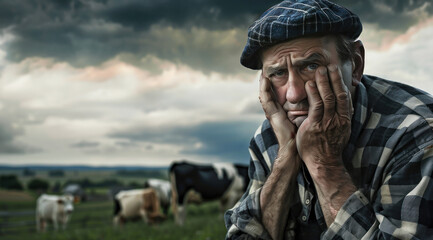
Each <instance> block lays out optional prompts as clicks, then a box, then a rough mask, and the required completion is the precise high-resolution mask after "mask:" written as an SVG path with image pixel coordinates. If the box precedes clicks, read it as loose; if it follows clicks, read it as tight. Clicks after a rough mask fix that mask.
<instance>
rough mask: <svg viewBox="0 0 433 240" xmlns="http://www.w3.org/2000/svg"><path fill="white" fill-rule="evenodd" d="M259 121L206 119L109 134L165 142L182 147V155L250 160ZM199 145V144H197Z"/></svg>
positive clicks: (137, 139) (240, 160)
mask: <svg viewBox="0 0 433 240" xmlns="http://www.w3.org/2000/svg"><path fill="white" fill-rule="evenodd" d="M257 127H258V123H257V122H248V121H234V122H205V123H202V124H199V125H197V126H191V127H183V128H182V127H173V128H167V127H163V128H160V129H156V128H151V127H146V128H141V129H130V130H127V131H119V132H115V133H112V134H110V137H112V138H119V139H128V140H129V141H131V142H147V143H163V144H167V143H168V144H173V145H176V146H181V147H182V151H181V154H192V155H200V156H203V160H206V156H211V157H219V158H220V159H223V160H224V161H233V162H238V163H245V164H246V163H248V160H249V154H248V143H249V141H250V139H251V137H252V132H251V129H255V128H257ZM197 144H199V145H197Z"/></svg>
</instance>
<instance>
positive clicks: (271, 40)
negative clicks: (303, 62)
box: [241, 0, 362, 69]
mask: <svg viewBox="0 0 433 240" xmlns="http://www.w3.org/2000/svg"><path fill="white" fill-rule="evenodd" d="M361 31H362V24H361V21H360V20H359V18H358V16H357V15H355V14H353V13H352V12H351V11H349V10H348V9H346V8H344V7H341V6H339V5H336V4H334V3H332V2H329V1H326V0H290V1H283V2H281V3H279V4H277V5H275V6H273V7H272V8H270V9H268V10H267V11H266V12H265V13H263V15H262V16H261V17H260V18H259V19H258V20H257V21H255V22H254V23H253V24H252V25H251V26H250V28H249V29H248V40H247V44H246V46H245V48H244V51H243V52H242V55H241V64H242V65H244V66H245V67H247V68H251V69H260V68H261V67H262V63H261V61H260V58H259V57H260V56H259V51H260V50H261V49H263V48H266V47H268V46H271V45H274V44H276V43H280V42H284V41H288V40H291V39H294V38H298V37H302V36H307V35H312V34H322V33H326V34H342V35H345V36H348V37H349V38H351V39H356V38H357V37H358V36H359V35H360V34H361Z"/></svg>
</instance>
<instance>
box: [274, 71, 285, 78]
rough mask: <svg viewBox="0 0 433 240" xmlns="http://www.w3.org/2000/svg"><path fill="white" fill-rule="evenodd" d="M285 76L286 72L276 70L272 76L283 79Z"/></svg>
mask: <svg viewBox="0 0 433 240" xmlns="http://www.w3.org/2000/svg"><path fill="white" fill-rule="evenodd" d="M285 74H286V70H278V71H276V72H274V74H273V75H274V76H275V77H283V76H284V75H285Z"/></svg>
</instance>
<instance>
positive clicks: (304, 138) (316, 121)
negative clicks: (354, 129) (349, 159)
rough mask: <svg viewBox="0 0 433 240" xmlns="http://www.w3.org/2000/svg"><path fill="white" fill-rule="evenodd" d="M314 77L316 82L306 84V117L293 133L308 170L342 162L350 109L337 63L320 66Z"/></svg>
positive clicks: (347, 92) (348, 129) (350, 115)
mask: <svg viewBox="0 0 433 240" xmlns="http://www.w3.org/2000/svg"><path fill="white" fill-rule="evenodd" d="M328 76H329V78H330V79H328ZM315 78H316V81H315V82H314V81H308V82H307V83H306V85H305V90H306V92H307V95H308V103H309V110H308V117H307V118H306V119H305V120H304V122H303V123H302V124H301V126H300V127H299V129H298V132H297V136H296V143H297V148H298V152H299V155H300V156H301V158H302V159H303V160H304V162H305V163H306V165H307V167H308V168H309V170H310V171H311V170H312V169H322V168H321V166H323V167H325V168H329V167H331V168H332V167H333V166H342V152H343V149H344V148H345V147H346V145H347V143H348V141H349V137H350V132H351V117H352V112H353V110H352V99H351V96H350V92H349V89H348V88H347V86H346V85H345V84H344V82H343V79H342V75H341V72H340V70H339V69H338V67H337V65H334V64H332V65H329V66H328V67H327V68H326V67H323V66H321V67H319V68H318V69H317V71H316V74H315ZM310 166H313V167H312V169H310Z"/></svg>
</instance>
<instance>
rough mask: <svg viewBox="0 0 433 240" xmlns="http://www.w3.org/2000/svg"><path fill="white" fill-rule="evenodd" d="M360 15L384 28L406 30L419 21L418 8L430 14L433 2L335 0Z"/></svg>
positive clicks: (367, 21)
mask: <svg viewBox="0 0 433 240" xmlns="http://www.w3.org/2000/svg"><path fill="white" fill-rule="evenodd" d="M334 2H335V3H338V4H342V5H344V6H346V7H347V8H348V9H350V10H352V11H353V12H354V13H356V14H357V15H359V17H360V18H361V20H362V22H364V23H375V24H378V26H379V27H380V28H382V29H388V30H393V31H406V30H407V29H408V28H409V27H410V26H412V25H413V24H416V23H417V22H418V21H419V17H420V16H419V13H416V12H415V11H416V10H420V9H421V8H425V9H424V11H425V12H426V13H428V14H429V15H430V16H431V15H432V14H433V3H432V2H431V1H429V0H363V1H352V0H335V1H334Z"/></svg>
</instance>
